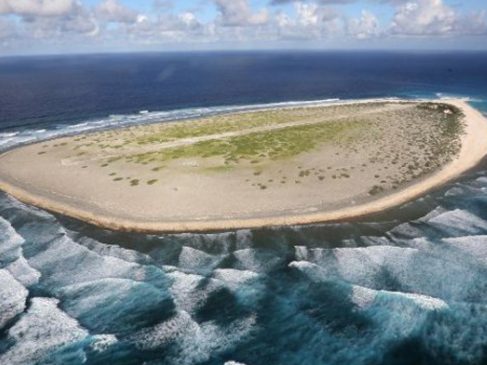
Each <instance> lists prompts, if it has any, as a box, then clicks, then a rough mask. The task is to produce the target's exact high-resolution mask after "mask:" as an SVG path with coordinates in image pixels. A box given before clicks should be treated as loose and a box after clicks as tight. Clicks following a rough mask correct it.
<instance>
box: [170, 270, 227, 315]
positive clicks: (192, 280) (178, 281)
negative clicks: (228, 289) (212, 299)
mask: <svg viewBox="0 0 487 365" xmlns="http://www.w3.org/2000/svg"><path fill="white" fill-rule="evenodd" d="M167 276H168V278H169V279H170V280H171V281H172V285H171V288H170V290H171V294H172V296H173V298H174V302H175V304H176V306H177V307H178V309H180V310H182V311H184V312H187V313H190V314H193V313H194V312H195V311H196V309H197V308H199V307H200V306H202V305H203V304H204V303H205V302H206V300H207V298H208V296H209V295H210V294H211V293H213V292H214V291H215V290H218V289H220V288H222V287H223V283H221V282H219V281H217V280H214V279H206V280H205V285H204V286H202V287H200V284H201V282H202V280H203V279H204V278H203V277H202V276H200V275H194V274H186V273H183V272H179V271H174V272H171V273H168V274H167Z"/></svg>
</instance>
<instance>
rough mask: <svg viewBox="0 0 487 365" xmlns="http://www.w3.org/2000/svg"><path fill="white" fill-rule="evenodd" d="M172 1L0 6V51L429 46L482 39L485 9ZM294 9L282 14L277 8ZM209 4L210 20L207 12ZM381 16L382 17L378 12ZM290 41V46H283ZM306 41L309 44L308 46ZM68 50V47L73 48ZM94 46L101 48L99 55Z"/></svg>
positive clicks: (400, 0)
mask: <svg viewBox="0 0 487 365" xmlns="http://www.w3.org/2000/svg"><path fill="white" fill-rule="evenodd" d="M352 2H357V3H359V2H360V3H361V4H363V8H364V10H363V11H362V12H361V13H360V14H359V15H350V14H349V13H348V12H349V8H347V7H341V6H340V5H341V4H345V3H352ZM371 2H375V3H376V4H377V3H379V4H380V3H382V4H385V5H384V6H386V7H389V9H390V10H392V16H390V17H388V18H387V17H384V15H383V14H381V18H380V20H379V19H378V17H377V16H376V14H374V13H372V12H371V11H369V10H367V7H368V5H369V4H370V3H371ZM175 3H176V2H175V1H174V0H152V2H151V3H149V5H150V4H152V7H151V11H147V10H143V9H142V8H139V9H137V8H136V6H137V3H136V2H133V3H132V4H134V5H133V6H134V8H130V7H128V6H127V5H125V4H128V3H127V2H123V0H95V1H94V2H90V3H88V2H87V1H84V0H0V51H1V49H2V47H3V48H4V49H6V47H7V46H5V45H9V47H10V48H12V47H15V46H12V45H19V44H25V45H26V46H25V48H26V49H29V46H31V45H34V44H36V45H39V47H42V45H43V44H46V45H48V44H53V43H55V44H57V45H59V47H62V44H65V45H66V46H67V47H69V46H71V45H73V44H74V45H76V44H88V45H93V47H94V49H97V50H98V49H100V47H115V48H116V47H120V48H125V49H127V48H137V47H139V46H140V48H143V47H144V46H145V45H155V46H157V45H162V44H164V45H167V44H174V45H180V44H181V45H185V44H191V45H194V44H197V43H198V44H206V43H212V44H231V45H232V46H234V45H238V44H252V45H253V44H257V43H261V44H271V43H272V45H273V46H274V47H279V46H280V44H286V46H287V45H296V44H299V45H301V44H303V45H304V44H314V45H320V46H321V45H324V44H326V43H327V42H329V44H334V45H341V44H343V45H346V44H347V42H350V44H357V43H356V42H357V41H362V42H364V43H365V44H367V41H368V40H370V39H373V38H377V37H381V39H384V40H389V43H390V42H392V41H393V40H394V38H397V37H409V38H414V39H417V38H419V37H422V38H425V39H432V38H433V37H442V36H446V35H448V36H449V37H450V38H451V37H460V36H470V37H471V36H480V37H482V36H485V35H487V9H484V10H482V11H478V12H475V13H469V14H465V13H462V12H461V11H460V10H459V8H456V7H452V6H449V5H448V4H446V3H445V0H300V1H296V0H294V1H288V0H268V1H267V4H268V5H269V4H272V5H275V6H266V7H263V8H256V7H255V5H254V6H252V4H255V2H252V1H251V0H204V1H203V0H194V4H195V7H193V8H186V9H182V10H181V9H180V7H176V6H173V5H174V4H175ZM284 3H292V4H293V6H292V7H287V8H285V9H284V8H282V7H279V6H278V5H279V4H284ZM208 4H212V5H214V7H212V9H213V11H215V10H216V12H214V15H213V16H212V17H207V16H205V17H204V18H201V17H200V15H199V14H201V13H205V14H206V15H207V14H211V10H205V11H203V10H204V7H205V6H209V5H208ZM378 14H379V13H378ZM286 42H293V43H286ZM307 42H308V43H307ZM71 47H72V46H71ZM97 47H98V48H97Z"/></svg>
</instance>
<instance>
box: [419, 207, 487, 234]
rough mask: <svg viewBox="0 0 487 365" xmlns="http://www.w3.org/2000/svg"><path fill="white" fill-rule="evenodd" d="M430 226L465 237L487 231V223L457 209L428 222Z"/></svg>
mask: <svg viewBox="0 0 487 365" xmlns="http://www.w3.org/2000/svg"><path fill="white" fill-rule="evenodd" d="M428 224H429V225H431V226H433V227H435V228H437V229H439V230H442V231H445V232H450V233H462V234H465V235H468V234H471V235H473V234H476V233H478V232H486V231H487V222H486V221H484V220H483V219H481V218H479V217H477V216H476V215H475V214H473V213H470V212H468V211H466V210H462V209H455V210H451V211H447V212H445V213H443V214H440V215H438V216H436V217H434V218H432V219H430V220H428Z"/></svg>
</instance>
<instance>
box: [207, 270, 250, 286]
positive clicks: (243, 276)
mask: <svg viewBox="0 0 487 365" xmlns="http://www.w3.org/2000/svg"><path fill="white" fill-rule="evenodd" d="M213 277H214V278H215V279H218V280H221V281H224V282H225V283H227V284H228V286H229V287H230V288H231V289H237V288H238V287H240V286H241V285H247V284H249V283H253V282H255V281H256V280H258V279H259V274H257V273H255V272H253V271H249V270H235V269H216V270H215V271H213Z"/></svg>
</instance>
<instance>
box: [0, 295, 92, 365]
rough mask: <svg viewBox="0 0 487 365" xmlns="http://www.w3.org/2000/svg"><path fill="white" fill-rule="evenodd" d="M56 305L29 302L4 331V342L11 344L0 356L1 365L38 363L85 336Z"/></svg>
mask: <svg viewBox="0 0 487 365" xmlns="http://www.w3.org/2000/svg"><path fill="white" fill-rule="evenodd" d="M57 304H58V301H57V300H55V299H48V298H34V299H32V303H31V306H30V308H29V309H28V311H27V313H26V314H24V315H23V316H22V317H21V318H20V320H19V321H18V322H17V323H15V325H14V326H12V327H11V328H10V329H9V331H8V340H12V341H14V342H15V344H14V345H13V346H12V347H11V348H9V349H8V351H7V352H5V353H4V354H3V355H0V363H1V364H9V365H17V364H19V365H21V364H33V363H40V362H42V359H43V357H44V356H46V355H47V354H48V353H49V352H51V351H54V350H56V349H59V348H60V347H62V346H65V345H67V344H70V343H73V342H76V341H81V340H83V339H84V338H85V337H86V336H88V331H86V330H85V329H83V328H81V327H80V326H79V325H78V322H77V321H76V320H75V319H73V318H71V317H70V316H68V315H67V314H66V313H64V312H63V311H61V310H60V309H59V308H58V307H57Z"/></svg>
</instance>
